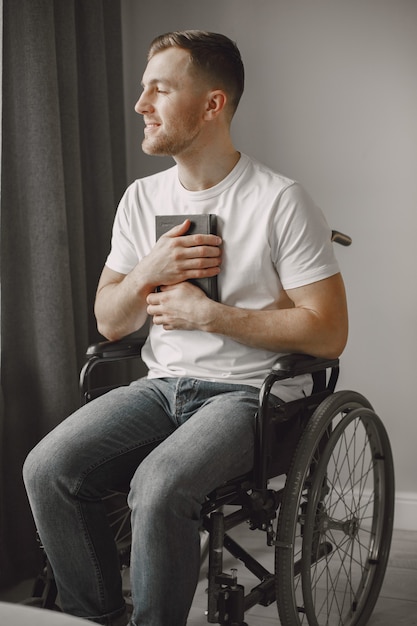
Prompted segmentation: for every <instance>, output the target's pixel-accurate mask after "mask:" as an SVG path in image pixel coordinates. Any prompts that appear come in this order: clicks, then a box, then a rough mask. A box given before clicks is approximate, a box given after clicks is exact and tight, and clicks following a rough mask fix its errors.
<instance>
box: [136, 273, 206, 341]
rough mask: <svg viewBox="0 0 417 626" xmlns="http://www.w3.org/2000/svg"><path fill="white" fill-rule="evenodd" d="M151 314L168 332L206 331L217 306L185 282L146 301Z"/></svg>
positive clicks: (154, 321)
mask: <svg viewBox="0 0 417 626" xmlns="http://www.w3.org/2000/svg"><path fill="white" fill-rule="evenodd" d="M146 302H147V304H148V308H147V312H148V315H150V316H152V318H153V323H154V324H157V325H159V326H161V325H162V326H163V327H164V329H165V330H205V329H206V328H207V326H208V324H209V322H210V320H211V307H212V305H213V304H214V303H213V301H212V300H210V299H209V298H208V297H207V296H206V294H205V293H204V292H203V291H202V290H201V289H200V288H199V287H196V286H195V285H192V284H191V283H188V282H184V283H179V284H178V285H171V286H168V287H161V291H159V292H157V293H151V294H149V295H148V297H147V298H146Z"/></svg>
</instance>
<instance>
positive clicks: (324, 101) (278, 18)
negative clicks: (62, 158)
mask: <svg viewBox="0 0 417 626" xmlns="http://www.w3.org/2000/svg"><path fill="white" fill-rule="evenodd" d="M122 4H123V25H124V59H125V60H124V63H125V96H126V116H127V146H128V147H127V150H128V155H127V156H128V168H129V169H128V175H129V180H133V179H134V178H136V177H140V176H143V175H146V174H148V173H151V172H154V171H157V170H158V169H162V168H165V167H167V166H169V165H170V164H171V162H170V161H169V160H166V159H158V158H152V157H147V156H145V155H143V154H142V152H141V149H140V142H141V138H142V129H143V124H142V121H141V119H140V118H139V117H138V116H137V115H136V114H135V113H134V112H133V106H134V104H135V101H136V98H137V96H138V95H139V93H140V80H141V77H142V72H143V69H144V66H145V55H146V50H147V46H148V44H149V42H150V41H151V39H152V38H153V37H154V36H155V35H157V34H160V33H162V32H165V31H168V30H174V29H183V28H203V29H207V30H214V31H219V32H224V33H225V34H227V35H228V36H230V37H231V38H233V39H235V40H236V41H237V43H238V45H239V47H240V49H241V52H242V56H243V59H244V62H245V66H246V74H247V82H246V93H245V95H244V98H243V100H242V102H241V105H240V110H239V112H238V114H237V117H236V119H235V121H234V127H233V134H234V138H235V142H236V146H237V147H238V149H240V150H242V151H243V152H246V153H248V154H250V155H252V156H254V157H256V158H258V159H259V160H261V161H263V162H265V163H266V164H268V165H269V166H271V167H273V168H275V169H277V170H279V171H281V172H282V173H284V174H286V175H288V176H290V177H293V178H295V179H297V180H299V181H301V182H302V183H303V184H304V185H305V186H306V188H307V189H308V190H309V192H310V193H311V194H312V195H313V197H314V198H315V200H316V202H317V203H318V204H319V205H320V206H321V207H322V209H323V210H324V212H325V214H326V216H327V218H328V221H329V223H330V224H331V226H332V227H333V228H338V229H339V230H342V231H345V232H347V233H349V234H350V235H351V236H352V237H353V240H354V243H353V245H352V247H351V248H348V249H344V248H341V247H337V254H338V258H339V261H340V264H341V268H342V271H343V274H344V278H345V281H346V285H347V290H348V297H349V309H350V339H349V344H348V347H347V348H346V351H345V353H344V355H343V359H342V376H341V383H340V385H339V388H353V389H355V390H357V391H361V392H362V393H364V395H366V396H367V397H368V398H369V400H370V401H371V402H372V403H373V404H374V406H375V408H376V410H377V412H379V414H380V415H381V417H382V418H383V419H384V421H385V424H386V426H387V428H388V431H389V434H390V438H391V441H392V445H393V450H394V455H395V465H396V478H397V511H396V525H397V527H403V528H414V529H417V486H416V475H417V460H416V459H417V453H416V440H417V415H416V412H417V411H416V408H415V400H414V385H416V387H417V380H416V372H417V366H416V352H417V350H416V348H417V315H416V312H417V286H416V285H417V280H416V265H417V264H416V260H417V259H416V256H417V254H416V236H417V215H416V209H417V2H416V1H415V0H395V1H394V0H363V1H359V0H356V1H350V2H348V1H346V0H332V1H331V0H297V2H292V1H290V0H260V1H255V0H211V1H210V2H209V3H204V2H199V1H197V0H183V1H180V2H172V0H153V2H152V3H151V4H150V5H146V4H145V3H142V2H139V1H138V0H136V1H135V0H122Z"/></svg>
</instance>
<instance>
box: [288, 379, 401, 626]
mask: <svg viewBox="0 0 417 626" xmlns="http://www.w3.org/2000/svg"><path fill="white" fill-rule="evenodd" d="M393 511H394V470H393V461H392V453H391V447H390V444H389V440H388V436H387V433H386V430H385V428H384V426H383V424H382V422H381V420H380V419H379V417H378V416H377V415H376V414H375V412H374V411H373V409H372V407H371V406H370V404H369V403H368V402H367V400H366V399H365V398H364V397H363V396H361V395H360V394H357V393H355V392H351V391H342V392H337V393H335V394H333V395H332V396H329V397H328V398H327V399H326V400H325V401H324V402H323V403H322V404H321V405H320V406H319V407H318V409H317V410H316V411H315V412H314V414H313V416H312V417H311V419H310V420H309V422H308V424H307V426H306V428H305V431H304V433H303V435H302V437H301V439H300V442H299V445H298V448H297V451H296V454H295V457H294V459H293V462H292V465H291V468H290V471H289V473H288V477H287V486H286V488H285V491H284V496H283V501H282V506H281V510H280V516H279V520H278V532H277V546H276V585H277V604H278V610H279V614H280V619H281V622H282V624H283V626H304V625H307V624H308V625H309V626H364V625H365V624H366V623H367V621H368V619H369V616H370V614H371V613H372V610H373V608H374V606H375V603H376V601H377V598H378V594H379V591H380V588H381V585H382V582H383V578H384V574H385V570H386V566H387V561H388V555H389V548H390V544H391V535H392V526H393Z"/></svg>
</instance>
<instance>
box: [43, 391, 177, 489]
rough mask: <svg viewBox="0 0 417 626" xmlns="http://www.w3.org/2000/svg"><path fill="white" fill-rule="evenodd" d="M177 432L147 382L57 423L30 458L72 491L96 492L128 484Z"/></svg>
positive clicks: (162, 400)
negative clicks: (143, 463)
mask: <svg viewBox="0 0 417 626" xmlns="http://www.w3.org/2000/svg"><path fill="white" fill-rule="evenodd" d="M174 430H175V424H173V423H172V420H171V419H170V418H169V415H168V414H167V406H166V403H165V398H164V397H163V396H162V395H161V393H160V392H159V390H158V388H157V385H155V384H153V382H152V381H148V380H147V379H143V380H139V381H136V382H135V383H132V384H131V385H129V386H127V387H119V388H118V389H114V390H113V391H111V392H109V393H107V394H105V395H103V396H101V397H100V398H97V399H96V400H93V401H92V402H89V403H88V404H86V405H85V406H83V407H81V408H80V409H78V410H77V411H76V412H75V413H74V414H72V415H71V416H70V417H68V418H67V419H66V420H64V421H63V422H62V423H61V424H59V425H58V426H57V427H56V428H55V429H54V430H53V431H52V432H50V433H49V434H48V435H47V436H46V437H45V438H44V439H43V440H42V441H41V442H40V443H39V444H38V446H37V447H36V448H35V449H34V450H33V452H32V455H31V458H32V459H35V463H36V464H37V465H38V466H39V465H41V466H46V465H47V466H48V468H47V467H45V468H44V469H45V470H48V469H49V471H50V472H52V473H53V474H52V475H60V476H65V479H66V481H67V482H68V484H69V485H72V487H71V490H72V491H78V489H84V488H85V485H86V484H89V488H90V489H91V490H92V491H91V494H89V495H91V496H93V495H97V493H96V489H97V491H101V490H103V489H106V488H111V487H115V486H119V485H121V484H124V483H127V484H128V483H129V481H130V478H131V477H132V475H133V473H134V471H135V469H136V468H137V466H138V465H139V464H140V462H141V461H142V460H143V458H144V457H146V456H147V455H148V454H149V452H150V451H151V450H152V449H153V448H155V446H157V445H159V443H160V442H161V441H163V440H164V439H166V438H167V437H168V436H169V435H170V434H171V433H172V432H173V431H174Z"/></svg>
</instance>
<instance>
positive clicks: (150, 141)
mask: <svg viewBox="0 0 417 626" xmlns="http://www.w3.org/2000/svg"><path fill="white" fill-rule="evenodd" d="M199 132H200V126H199V125H198V124H197V123H196V121H195V120H191V119H189V120H186V121H185V123H183V124H182V128H181V129H175V131H174V132H171V133H162V134H160V135H158V136H157V137H152V135H151V136H150V137H146V136H145V137H144V139H143V141H142V150H143V151H144V153H145V154H149V155H154V156H172V157H175V156H176V155H177V154H180V153H181V152H184V151H185V150H187V149H188V148H189V147H190V145H191V144H192V143H193V142H194V140H195V139H196V137H197V136H198V135H199Z"/></svg>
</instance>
